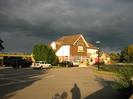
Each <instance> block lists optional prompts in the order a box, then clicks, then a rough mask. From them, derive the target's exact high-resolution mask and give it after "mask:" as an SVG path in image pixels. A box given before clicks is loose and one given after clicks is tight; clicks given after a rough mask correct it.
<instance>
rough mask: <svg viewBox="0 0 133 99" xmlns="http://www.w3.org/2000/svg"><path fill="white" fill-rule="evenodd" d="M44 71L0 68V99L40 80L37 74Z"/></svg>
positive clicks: (11, 95)
mask: <svg viewBox="0 0 133 99" xmlns="http://www.w3.org/2000/svg"><path fill="white" fill-rule="evenodd" d="M44 73H45V71H42V70H33V69H12V68H7V69H0V82H1V83H0V99H9V98H11V97H13V96H14V95H15V92H16V91H19V90H22V89H24V88H25V87H28V86H30V85H32V84H33V83H34V82H36V81H38V80H41V77H40V76H39V75H42V74H44ZM2 82H3V83H2Z"/></svg>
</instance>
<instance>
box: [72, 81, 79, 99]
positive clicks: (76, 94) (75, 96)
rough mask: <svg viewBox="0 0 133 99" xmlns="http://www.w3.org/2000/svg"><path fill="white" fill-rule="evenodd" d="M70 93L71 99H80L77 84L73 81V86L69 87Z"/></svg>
mask: <svg viewBox="0 0 133 99" xmlns="http://www.w3.org/2000/svg"><path fill="white" fill-rule="evenodd" d="M71 93H72V99H81V93H80V88H79V87H78V85H77V84H76V83H75V84H74V86H73V88H72V89H71Z"/></svg>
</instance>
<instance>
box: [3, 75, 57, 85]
mask: <svg viewBox="0 0 133 99" xmlns="http://www.w3.org/2000/svg"><path fill="white" fill-rule="evenodd" d="M52 77H55V75H46V76H43V78H52ZM32 78H33V79H32ZM34 78H35V79H34ZM36 78H38V77H30V79H27V80H20V79H11V78H0V80H10V81H11V82H9V83H4V84H0V87H2V86H8V85H13V84H19V83H26V82H32V81H35V80H36Z"/></svg>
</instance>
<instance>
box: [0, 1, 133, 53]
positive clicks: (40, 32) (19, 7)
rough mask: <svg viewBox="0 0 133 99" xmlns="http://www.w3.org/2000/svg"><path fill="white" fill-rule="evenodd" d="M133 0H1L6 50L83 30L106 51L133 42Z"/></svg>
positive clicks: (24, 49)
mask: <svg viewBox="0 0 133 99" xmlns="http://www.w3.org/2000/svg"><path fill="white" fill-rule="evenodd" d="M132 10H133V0H0V39H2V40H3V41H4V46H5V50H4V52H31V51H32V47H33V45H35V44H37V43H45V44H48V43H50V42H51V41H53V40H56V39H57V38H59V37H61V36H64V35H71V34H76V33H82V34H83V36H84V37H85V39H86V40H87V41H89V42H92V43H93V44H95V41H97V40H100V41H101V48H102V49H104V50H106V51H120V49H122V48H123V47H126V46H128V45H130V44H132V43H133V11H132Z"/></svg>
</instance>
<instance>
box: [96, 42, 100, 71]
mask: <svg viewBox="0 0 133 99" xmlns="http://www.w3.org/2000/svg"><path fill="white" fill-rule="evenodd" d="M100 43H101V42H100V41H96V44H97V47H98V48H97V49H98V56H97V59H98V61H97V62H98V63H97V68H98V70H99V68H100V62H99V61H100V48H99V47H100Z"/></svg>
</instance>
